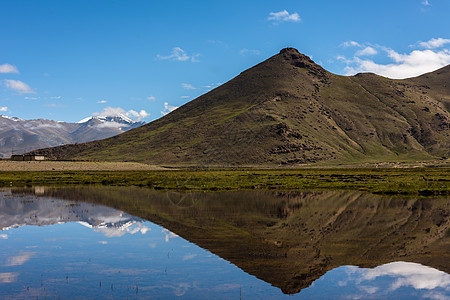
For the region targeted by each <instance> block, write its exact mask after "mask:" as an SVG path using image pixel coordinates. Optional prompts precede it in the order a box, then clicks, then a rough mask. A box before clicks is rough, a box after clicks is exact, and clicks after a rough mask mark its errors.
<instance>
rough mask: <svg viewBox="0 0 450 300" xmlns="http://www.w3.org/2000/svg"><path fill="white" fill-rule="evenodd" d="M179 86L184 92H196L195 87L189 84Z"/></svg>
mask: <svg viewBox="0 0 450 300" xmlns="http://www.w3.org/2000/svg"><path fill="white" fill-rule="evenodd" d="M181 86H182V87H183V89H185V90H196V89H197V88H196V87H195V86H193V85H192V84H189V83H182V84H181Z"/></svg>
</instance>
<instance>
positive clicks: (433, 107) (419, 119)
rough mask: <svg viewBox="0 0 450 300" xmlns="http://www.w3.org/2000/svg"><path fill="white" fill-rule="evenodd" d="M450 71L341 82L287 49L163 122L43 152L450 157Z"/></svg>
mask: <svg viewBox="0 0 450 300" xmlns="http://www.w3.org/2000/svg"><path fill="white" fill-rule="evenodd" d="M449 108H450V66H447V67H444V68H442V69H440V70H437V71H435V72H432V73H428V74H425V75H422V76H419V77H416V78H410V79H404V80H393V79H388V78H385V77H381V76H378V75H375V74H369V73H364V74H357V75H355V76H339V75H335V74H332V73H330V72H328V71H326V70H324V69H323V68H322V67H320V66H319V65H317V64H315V63H314V62H313V61H312V60H311V59H310V58H308V57H307V56H305V55H303V54H301V53H299V52H298V51H297V50H296V49H293V48H286V49H283V50H281V52H280V53H279V54H277V55H275V56H273V57H271V58H269V59H267V60H266V61H264V62H262V63H260V64H258V65H256V66H254V67H252V68H250V69H249V70H247V71H245V72H243V73H241V74H240V75H239V76H237V77H236V78H234V79H232V80H230V81H229V82H227V83H225V84H223V85H222V86H220V87H218V88H216V89H214V90H212V91H210V92H209V93H207V94H204V95H202V96H200V97H198V98H197V99H195V100H193V101H191V102H189V103H187V104H185V105H183V106H182V107H180V108H178V109H177V110H175V111H173V112H172V113H170V114H168V115H166V116H165V117H163V118H161V119H158V120H156V121H154V122H152V123H150V124H147V125H145V126H142V127H140V128H137V129H135V130H130V131H128V132H126V133H123V134H120V135H118V136H115V137H112V138H109V139H106V140H102V141H95V142H90V143H85V144H78V145H66V146H61V147H56V148H50V149H44V150H40V151H37V153H39V154H44V155H46V156H48V157H51V158H56V159H95V160H112V161H139V162H145V163H151V164H167V165H197V166H199V165H200V166H201V165H211V166H227V165H280V164H282V165H283V164H287V165H296V164H304V163H313V162H327V163H335V162H336V163H337V162H340V163H361V162H377V161H415V160H428V159H436V158H439V159H441V158H446V157H448V155H449V152H450V125H449V124H450V113H449Z"/></svg>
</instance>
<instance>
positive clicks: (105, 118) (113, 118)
mask: <svg viewBox="0 0 450 300" xmlns="http://www.w3.org/2000/svg"><path fill="white" fill-rule="evenodd" d="M90 120H100V121H103V122H115V123H120V124H134V123H136V121H134V120H132V119H131V118H129V117H127V116H126V115H124V114H117V115H115V116H93V117H87V118H84V119H83V120H80V121H78V122H77V123H78V124H81V123H86V122H89V121H90Z"/></svg>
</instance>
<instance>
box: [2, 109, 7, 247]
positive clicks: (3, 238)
mask: <svg viewBox="0 0 450 300" xmlns="http://www.w3.org/2000/svg"><path fill="white" fill-rule="evenodd" d="M0 111H4V110H0ZM0 239H2V240H7V239H8V235H7V234H0Z"/></svg>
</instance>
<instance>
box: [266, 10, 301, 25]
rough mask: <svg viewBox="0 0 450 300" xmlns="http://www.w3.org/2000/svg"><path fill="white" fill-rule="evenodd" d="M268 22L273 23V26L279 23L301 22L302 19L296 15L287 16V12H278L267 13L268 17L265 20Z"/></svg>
mask: <svg viewBox="0 0 450 300" xmlns="http://www.w3.org/2000/svg"><path fill="white" fill-rule="evenodd" d="M267 20H269V21H273V23H274V24H278V23H280V22H295V23H298V22H301V21H302V19H301V18H300V16H299V15H298V13H296V12H295V13H293V14H289V12H288V11H287V10H283V11H279V12H271V13H269V17H268V18H267Z"/></svg>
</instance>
